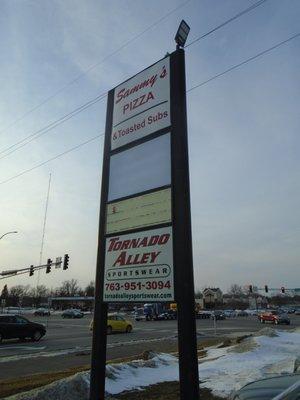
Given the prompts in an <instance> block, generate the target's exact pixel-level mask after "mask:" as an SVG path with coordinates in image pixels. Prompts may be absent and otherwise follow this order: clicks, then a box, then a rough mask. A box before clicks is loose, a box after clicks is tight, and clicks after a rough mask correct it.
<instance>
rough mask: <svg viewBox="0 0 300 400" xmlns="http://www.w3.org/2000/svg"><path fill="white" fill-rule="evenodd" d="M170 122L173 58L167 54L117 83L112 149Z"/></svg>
mask: <svg viewBox="0 0 300 400" xmlns="http://www.w3.org/2000/svg"><path fill="white" fill-rule="evenodd" d="M169 125H170V59H169V57H166V58H164V59H163V60H161V61H159V62H158V63H156V64H154V65H152V67H150V68H148V69H146V70H145V71H142V72H141V73H139V74H137V75H136V76H134V77H133V78H131V79H129V80H128V81H126V82H124V83H122V84H121V85H119V86H118V87H116V89H115V91H114V109H113V124H112V133H111V149H112V150H114V149H117V148H118V147H120V146H123V145H125V144H127V143H130V142H133V141H134V140H137V139H140V138H142V137H145V136H147V135H149V134H150V133H153V132H156V131H158V130H160V129H163V128H166V127H167V126H169Z"/></svg>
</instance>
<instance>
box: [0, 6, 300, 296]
mask: <svg viewBox="0 0 300 400" xmlns="http://www.w3.org/2000/svg"><path fill="white" fill-rule="evenodd" d="M254 3H255V1H248V0H190V1H182V0H181V1H179V0H178V1H177V0H164V1H156V0H152V1H151V2H148V1H146V0H144V1H141V0H140V1H137V0H122V1H121V0H118V1H117V0H114V1H104V0H101V1H99V0H86V1H81V0H61V1H58V0H57V1H56V0H51V1H50V0H43V1H42V0H22V1H20V0H2V1H1V2H0V48H1V64H0V68H1V74H0V80H1V97H0V117H1V118H0V213H1V217H0V236H1V235H2V234H4V233H5V232H7V231H12V230H17V231H18V232H19V233H18V234H16V235H9V236H6V237H5V238H3V239H2V240H1V241H0V271H1V270H4V269H11V268H17V267H23V266H28V265H30V264H37V263H38V261H39V253H40V246H41V237H42V227H43V216H44V212H45V201H46V194H47V187H48V180H49V174H50V173H51V174H52V182H51V189H50V198H49V208H48V219H47V225H46V235H45V244H44V256H43V260H44V261H45V260H46V259H47V258H48V257H50V258H53V259H55V257H56V256H60V255H63V254H64V253H69V254H70V269H69V270H68V271H62V270H54V269H53V272H52V273H51V274H48V275H46V274H45V272H44V271H43V272H42V273H41V275H40V283H42V284H46V285H47V286H50V287H57V286H59V285H60V283H61V282H62V281H63V280H65V279H71V278H75V279H78V280H79V282H80V284H81V285H82V286H84V285H86V284H87V283H88V282H89V281H91V280H94V277H95V264H96V250H97V230H98V215H99V198H100V183H101V163H102V155H103V154H102V153H103V137H102V136H101V137H100V138H98V139H97V140H94V141H92V142H91V143H89V144H87V145H85V146H83V147H81V148H80V149H78V150H76V151H73V152H71V153H69V154H67V155H65V156H64V157H61V158H58V159H57V160H55V161H52V162H50V163H47V164H45V165H44V166H42V167H40V168H37V169H35V170H33V171H31V172H29V173H26V174H24V175H22V176H20V177H18V178H16V179H13V180H11V181H9V182H6V183H3V182H5V181H6V180H7V179H9V178H10V177H13V176H15V175H17V174H19V173H21V172H23V171H25V170H27V169H30V168H32V167H34V166H35V165H38V164H40V163H41V162H43V161H46V160H48V159H49V158H51V157H55V156H56V155H58V154H60V153H62V152H63V151H65V150H68V149H69V148H71V147H73V146H76V145H77V144H79V143H82V142H84V141H85V140H88V139H89V138H92V137H94V136H96V135H98V134H101V133H103V131H104V126H105V116H106V115H105V113H106V98H104V99H103V100H102V101H99V102H98V103H96V104H94V105H93V106H92V107H90V108H88V109H87V110H85V111H83V112H81V113H79V114H78V115H76V116H75V117H73V118H71V119H69V120H68V121H66V122H65V123H63V124H61V125H59V126H58V127H57V128H55V129H53V130H51V131H49V132H48V133H47V134H45V135H43V136H41V137H40V138H38V139H36V140H34V141H32V142H31V143H29V144H28V145H26V146H24V147H22V148H20V149H19V150H16V151H14V152H13V153H11V154H9V155H7V153H8V151H7V150H6V151H5V152H3V151H4V150H5V149H7V148H8V147H10V146H12V145H14V144H15V143H17V142H19V141H21V140H22V139H23V138H24V137H27V136H29V135H30V134H33V133H34V132H36V131H38V130H39V129H41V128H44V127H45V126H47V125H48V124H50V123H51V122H53V121H55V120H56V119H58V118H60V117H61V116H63V115H65V114H67V113H69V112H70V111H72V110H74V109H75V108H77V107H79V106H81V105H82V104H84V103H85V102H87V101H89V100H90V99H93V98H95V97H96V96H97V95H100V94H102V93H106V92H107V91H108V90H109V89H111V88H112V87H114V86H116V85H118V84H119V83H120V82H122V81H123V80H125V79H127V78H128V77H130V76H132V75H134V74H136V73H137V72H138V71H140V70H141V69H144V68H145V67H147V66H148V65H150V64H152V63H154V62H155V61H157V60H158V59H160V58H162V57H163V56H164V55H165V54H166V52H167V51H168V52H172V51H173V50H174V48H175V45H174V40H173V38H174V35H175V33H176V30H177V27H178V24H179V22H180V20H181V19H182V18H183V19H185V20H186V21H187V22H188V23H189V25H190V26H191V32H190V36H189V41H190V42H191V41H192V40H194V39H195V38H197V37H199V36H201V35H202V34H204V33H206V32H207V31H209V30H210V29H212V28H214V27H215V26H217V25H218V24H220V23H222V22H223V21H225V20H226V19H228V18H230V17H232V16H233V15H235V14H237V13H238V12H240V11H242V10H244V9H245V8H247V7H248V6H249V5H251V4H254ZM150 4H151V7H150V6H149V5H150ZM179 6H181V7H179ZM176 8H177V10H176ZM174 10H175V11H174ZM299 13H300V2H299V1H298V0H285V1H282V0H268V1H266V2H264V3H263V4H262V5H260V6H259V7H257V8H255V9H254V10H252V11H251V12H249V13H247V14H245V15H243V16H242V17H240V18H239V19H237V20H235V21H233V22H232V23H230V24H228V25H226V26H225V27H223V28H222V29H220V30H218V31H216V32H215V33H213V34H211V35H209V36H208V37H206V38H204V39H203V40H200V41H198V42H197V43H195V44H193V45H192V46H190V47H188V48H187V50H186V64H187V88H191V87H193V86H195V85H197V84H199V83H201V82H203V81H206V80H207V79H209V78H210V77H212V76H214V75H216V74H218V73H220V72H223V71H224V70H226V69H228V68H229V67H231V66H233V65H235V64H237V63H239V62H241V61H243V60H245V59H247V58H249V57H251V56H253V55H255V54H257V53H259V52H261V51H263V50H265V49H267V48H269V47H271V46H273V45H275V44H277V43H278V42H281V41H283V40H285V39H287V38H289V37H290V36H292V35H294V34H296V33H299V32H300V27H299ZM163 17H165V18H163ZM147 28H149V29H147ZM145 30H146V32H144V31H145ZM143 32H144V33H143ZM141 33H143V34H141ZM134 38H135V40H132V39H134ZM129 41H130V43H129V44H127V45H126V46H125V44H126V43H128V42H129ZM120 48H121V49H120ZM91 67H93V68H91ZM49 98H50V99H49ZM47 99H48V100H47ZM299 100H300V38H299V37H298V38H296V39H294V40H292V41H290V42H289V43H287V44H285V45H284V46H281V47H279V48H277V49H275V50H274V51H273V52H270V53H268V54H266V55H265V56H263V57H261V58H259V59H257V60H254V61H252V62H251V63H248V64H246V65H244V66H242V67H241V68H239V69H236V70H234V71H232V72H230V73H228V74H226V75H224V76H221V77H220V78H218V79H215V80H213V81H211V82H209V83H207V84H205V85H203V86H201V87H199V88H197V89H195V90H193V91H191V92H190V93H188V125H189V148H190V173H191V201H192V225H193V251H194V272H195V286H196V288H198V289H199V288H202V287H204V286H206V285H209V286H218V287H221V289H223V290H226V289H228V287H229V286H230V284H231V283H239V284H241V285H247V284H250V283H252V284H254V285H257V286H263V285H265V284H268V285H269V286H270V287H281V286H286V287H292V288H293V287H300V268H299V260H300V225H299V222H300V218H299V217H300V207H299V204H300V187H299V183H300V168H299V167H300V157H299V147H300V136H299V126H300V123H299V122H300V121H299V119H300V113H299ZM37 106H39V107H37ZM32 110H33V111H32ZM24 115H25V116H24ZM13 149H15V147H14V148H12V149H10V150H9V151H11V150H13ZM5 155H7V157H3V156H5ZM4 283H7V284H8V285H9V286H12V285H14V284H24V285H27V284H31V285H35V284H36V283H37V274H35V275H34V276H33V277H29V276H28V275H23V276H21V277H19V278H10V279H7V280H2V281H1V282H0V290H1V288H2V286H3V285H4Z"/></svg>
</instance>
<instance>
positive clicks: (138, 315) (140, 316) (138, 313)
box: [134, 308, 146, 321]
mask: <svg viewBox="0 0 300 400" xmlns="http://www.w3.org/2000/svg"><path fill="white" fill-rule="evenodd" d="M134 319H135V320H136V321H146V315H145V314H144V309H143V308H138V309H137V310H135V312H134Z"/></svg>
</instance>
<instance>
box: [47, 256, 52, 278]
mask: <svg viewBox="0 0 300 400" xmlns="http://www.w3.org/2000/svg"><path fill="white" fill-rule="evenodd" d="M51 265H52V260H51V258H48V260H47V267H46V274H49V272H51Z"/></svg>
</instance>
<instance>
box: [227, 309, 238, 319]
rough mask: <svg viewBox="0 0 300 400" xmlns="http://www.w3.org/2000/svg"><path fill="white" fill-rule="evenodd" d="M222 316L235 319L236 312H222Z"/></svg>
mask: <svg viewBox="0 0 300 400" xmlns="http://www.w3.org/2000/svg"><path fill="white" fill-rule="evenodd" d="M224 315H225V317H226V318H234V317H236V312H235V311H234V310H224Z"/></svg>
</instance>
